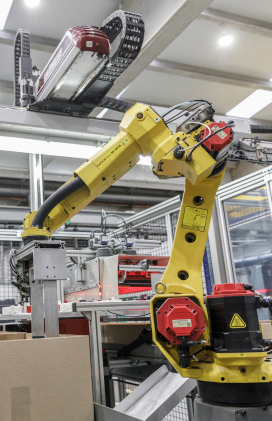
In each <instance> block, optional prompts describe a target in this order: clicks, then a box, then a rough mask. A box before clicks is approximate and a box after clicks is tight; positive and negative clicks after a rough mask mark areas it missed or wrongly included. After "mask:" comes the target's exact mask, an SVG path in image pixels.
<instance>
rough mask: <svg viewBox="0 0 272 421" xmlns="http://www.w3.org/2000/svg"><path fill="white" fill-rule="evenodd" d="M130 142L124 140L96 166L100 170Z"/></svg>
mask: <svg viewBox="0 0 272 421" xmlns="http://www.w3.org/2000/svg"><path fill="white" fill-rule="evenodd" d="M128 142H129V139H124V140H122V142H120V143H119V144H117V145H116V146H115V147H114V149H113V150H112V151H110V152H109V153H108V155H106V156H105V157H104V158H103V159H101V161H99V162H98V163H97V164H96V166H97V167H98V168H99V167H100V166H101V165H102V164H104V163H105V162H106V161H107V160H108V159H110V158H112V157H113V156H114V154H115V152H116V151H118V150H119V149H120V148H122V146H126V144H127V143H128Z"/></svg>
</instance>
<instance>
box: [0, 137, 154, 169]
mask: <svg viewBox="0 0 272 421" xmlns="http://www.w3.org/2000/svg"><path fill="white" fill-rule="evenodd" d="M100 149H101V147H96V146H89V145H80V144H78V143H76V144H75V143H62V142H50V141H46V140H37V139H25V138H21V137H9V136H0V151H7V152H20V153H36V154H41V155H50V156H64V157H67V158H81V159H85V160H88V159H90V158H91V157H92V156H93V155H94V154H96V153H97V152H98V151H99V150H100ZM139 164H141V165H151V158H150V157H149V156H141V157H140V161H139Z"/></svg>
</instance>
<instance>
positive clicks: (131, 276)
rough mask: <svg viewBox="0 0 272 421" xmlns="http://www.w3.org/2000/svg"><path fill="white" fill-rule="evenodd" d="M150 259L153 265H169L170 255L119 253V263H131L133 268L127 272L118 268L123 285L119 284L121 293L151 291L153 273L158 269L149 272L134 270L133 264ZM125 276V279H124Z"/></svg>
mask: <svg viewBox="0 0 272 421" xmlns="http://www.w3.org/2000/svg"><path fill="white" fill-rule="evenodd" d="M145 259H148V260H150V261H151V265H152V266H167V265H168V262H169V256H146V255H134V254H133V255H125V254H124V255H122V254H119V255H118V264H119V265H130V266H131V270H129V271H128V270H127V271H126V273H124V271H122V270H118V279H119V281H121V282H122V283H124V285H123V286H119V294H120V295H123V294H130V293H134V292H143V291H150V290H151V289H152V288H151V273H158V272H156V270H154V271H153V272H148V271H145V270H141V271H139V270H138V271H137V270H133V266H135V265H137V264H138V263H139V261H142V260H145ZM124 276H125V279H124Z"/></svg>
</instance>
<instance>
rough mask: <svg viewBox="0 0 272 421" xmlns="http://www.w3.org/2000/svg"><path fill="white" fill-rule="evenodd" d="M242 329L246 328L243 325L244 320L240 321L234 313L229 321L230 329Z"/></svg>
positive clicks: (240, 318) (239, 317)
mask: <svg viewBox="0 0 272 421" xmlns="http://www.w3.org/2000/svg"><path fill="white" fill-rule="evenodd" d="M244 327H246V324H245V322H244V320H243V319H242V317H241V316H239V314H238V313H235V314H234V315H233V318H232V319H231V322H230V328H231V329H242V328H244Z"/></svg>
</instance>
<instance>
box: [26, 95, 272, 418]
mask: <svg viewBox="0 0 272 421" xmlns="http://www.w3.org/2000/svg"><path fill="white" fill-rule="evenodd" d="M180 108H182V109H180ZM174 112H175V113H176V114H175V116H174V117H173V113H174ZM171 116H172V117H171ZM213 116H214V109H213V107H212V105H211V104H210V103H209V102H207V101H204V100H196V101H189V102H187V103H183V104H178V105H176V106H175V107H171V108H170V109H169V110H167V111H165V112H164V113H163V114H162V115H159V114H158V113H157V112H155V111H154V109H152V107H151V106H149V105H145V104H141V103H137V104H135V105H134V106H132V107H131V108H130V109H129V110H128V111H127V112H126V113H125V115H124V117H123V120H122V122H121V124H120V133H119V134H118V135H117V136H115V137H114V138H113V139H112V140H111V141H110V142H109V143H107V144H106V145H105V146H103V147H102V148H101V149H100V150H99V151H98V152H97V153H96V154H95V155H94V156H93V157H92V158H91V159H89V160H88V161H87V162H85V163H84V164H83V165H81V166H80V167H79V168H78V169H77V170H76V171H75V172H74V175H73V177H72V178H71V179H70V180H69V181H68V182H67V183H66V184H64V185H63V186H62V187H61V188H59V189H58V190H57V191H56V192H55V193H54V194H53V195H52V196H50V197H49V198H48V199H47V200H46V201H45V202H44V203H43V205H42V206H41V207H40V209H39V210H37V211H34V212H30V213H29V214H28V215H27V216H26V217H25V219H24V231H23V241H24V244H25V246H24V247H28V246H29V244H30V243H31V242H33V241H36V242H37V241H42V242H44V240H46V241H47V242H48V244H50V243H53V242H54V240H51V235H52V233H54V232H55V231H56V230H57V229H58V228H60V227H61V226H62V225H63V224H65V222H66V221H68V220H69V219H71V218H72V217H73V216H74V215H76V214H77V213H78V212H79V211H80V210H81V209H83V208H84V207H85V206H87V205H88V204H89V203H90V202H92V201H93V200H94V199H95V198H96V197H97V196H98V195H100V194H101V193H102V192H104V191H105V190H106V189H107V188H108V187H110V186H111V185H112V184H114V183H115V181H117V180H118V179H120V177H122V176H123V175H124V174H125V173H126V172H127V171H129V170H130V169H131V168H132V167H133V166H134V165H135V164H137V162H138V161H139V159H140V155H142V156H150V157H151V162H152V165H153V173H154V174H155V175H156V176H157V177H158V178H160V179H167V178H171V177H185V179H186V182H185V192H184V196H183V201H182V207H181V211H180V215H179V220H178V223H177V229H176V234H175V239H174V243H173V249H172V253H171V257H170V260H169V264H168V266H167V269H166V271H165V273H164V275H163V277H162V279H161V280H160V282H158V283H157V284H156V287H155V290H156V292H155V296H154V297H153V298H152V300H151V303H150V308H151V325H152V332H153V342H154V343H155V344H156V345H157V346H158V347H159V349H160V350H161V352H162V353H163V354H164V355H165V357H166V358H167V359H168V360H169V361H170V363H171V364H172V366H173V367H174V368H175V369H176V371H177V372H178V373H180V375H181V376H183V377H190V378H194V379H196V380H197V383H198V397H197V398H196V400H195V421H206V420H209V421H218V420H226V421H232V420H233V421H234V420H240V419H241V420H242V419H243V420H248V421H249V420H250V421H253V420H254V421H255V420H256V421H257V420H260V419H261V420H271V419H272V361H271V360H270V359H269V358H268V354H267V352H268V351H269V350H270V349H271V348H272V341H269V340H264V339H263V337H262V332H261V329H260V327H259V322H258V315H257V309H258V308H259V307H268V308H269V309H270V310H271V300H270V298H269V297H263V296H261V295H260V294H258V293H256V292H255V291H254V290H253V288H252V287H251V286H250V285H244V284H239V283H229V284H218V285H215V287H214V291H213V294H212V295H210V296H206V297H204V295H203V287H202V276H201V264H202V260H203V254H204V249H205V245H206V241H207V235H208V230H209V225H210V220H211V216H212V210H213V205H214V200H215V195H216V192H217V189H218V187H219V186H220V183H221V181H222V178H223V176H224V172H225V167H226V163H227V157H228V150H229V147H230V145H231V142H232V140H233V130H232V127H233V122H232V121H230V122H228V123H225V122H222V121H219V122H215V121H214V120H213ZM174 119H176V120H180V121H179V122H178V125H177V130H176V132H175V133H173V132H172V131H171V130H170V129H169V127H168V125H167V124H168V123H169V122H170V121H173V120H174ZM86 158H87V157H86ZM158 399H159V397H158Z"/></svg>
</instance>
